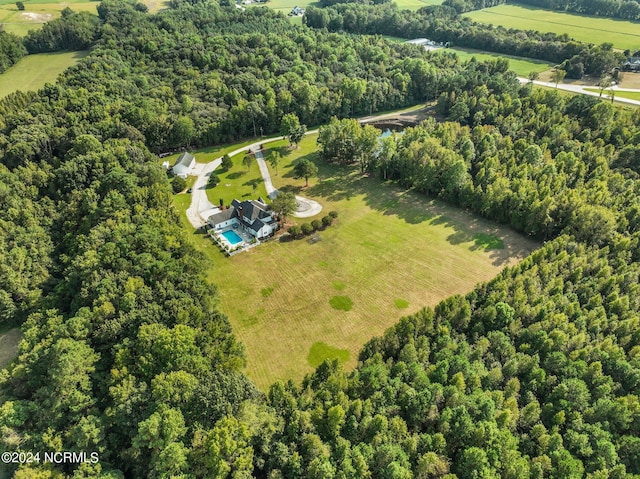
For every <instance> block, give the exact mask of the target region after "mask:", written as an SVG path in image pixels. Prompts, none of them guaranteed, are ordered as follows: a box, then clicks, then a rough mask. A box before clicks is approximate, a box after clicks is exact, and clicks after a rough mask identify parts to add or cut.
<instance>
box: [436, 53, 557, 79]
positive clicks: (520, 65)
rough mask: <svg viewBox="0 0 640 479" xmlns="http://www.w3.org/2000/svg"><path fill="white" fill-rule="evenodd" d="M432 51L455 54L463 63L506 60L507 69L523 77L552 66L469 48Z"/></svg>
mask: <svg viewBox="0 0 640 479" xmlns="http://www.w3.org/2000/svg"><path fill="white" fill-rule="evenodd" d="M434 51H435V52H437V53H445V52H449V53H450V52H455V54H456V55H458V56H459V57H460V59H461V60H463V61H466V60H471V59H472V58H474V57H475V58H476V60H478V61H480V62H483V61H485V60H495V59H497V58H506V59H507V60H509V69H510V70H513V71H514V72H516V73H517V74H518V75H520V76H524V77H526V76H528V75H529V73H531V72H532V71H536V72H538V73H542V72H543V71H546V70H549V69H551V68H552V67H553V64H551V63H549V62H545V61H542V60H533V59H531V58H524V57H516V56H512V55H504V54H499V53H489V52H485V51H481V50H473V49H471V48H458V47H455V48H440V49H438V50H434Z"/></svg>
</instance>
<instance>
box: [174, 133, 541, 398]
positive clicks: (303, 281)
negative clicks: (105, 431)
mask: <svg viewBox="0 0 640 479" xmlns="http://www.w3.org/2000/svg"><path fill="white" fill-rule="evenodd" d="M316 138H317V136H316V135H311V136H309V137H307V138H305V139H304V140H303V141H302V143H301V145H300V148H299V149H298V150H293V151H290V150H289V149H288V148H287V143H286V142H284V141H281V142H274V143H271V144H269V145H268V146H269V147H270V148H271V149H274V148H277V149H278V150H279V151H280V152H281V153H283V155H284V157H283V159H282V161H281V164H280V167H279V175H278V176H276V175H275V171H274V170H273V169H272V170H271V174H272V180H273V182H274V185H275V186H276V187H278V188H281V189H283V190H287V189H288V190H291V191H294V192H296V193H299V194H301V195H303V196H306V197H309V198H312V199H315V200H317V201H319V202H320V203H321V204H322V205H323V206H324V209H323V212H322V213H321V214H320V215H318V216H317V217H316V218H320V217H321V216H324V215H325V214H327V213H328V212H329V211H331V210H336V211H337V212H338V213H339V217H338V220H337V222H336V224H335V225H333V226H331V227H329V228H327V229H326V230H324V231H321V232H320V233H319V236H320V241H318V242H317V243H315V244H310V243H309V242H307V241H306V240H305V239H301V240H296V241H280V240H278V239H275V240H273V241H271V242H268V243H265V244H263V245H261V246H260V247H258V248H254V249H253V250H251V251H250V252H246V253H242V254H239V255H236V256H234V257H232V258H225V257H224V256H223V255H222V254H221V253H219V252H218V250H217V248H216V247H215V246H214V245H213V243H212V242H211V241H209V240H208V239H207V238H206V237H205V236H203V235H201V234H194V238H195V240H196V245H197V247H198V248H199V249H201V250H202V251H203V252H204V253H205V255H206V256H207V257H208V258H209V259H210V260H212V266H211V270H210V275H209V277H210V280H211V281H212V282H213V283H214V284H216V285H217V287H218V290H219V292H220V297H221V309H222V311H223V312H224V313H225V314H226V315H228V316H229V318H230V320H231V323H232V324H233V327H234V331H235V334H236V335H237V336H238V338H239V339H240V340H241V341H242V342H243V343H244V345H245V347H246V352H247V362H248V366H247V371H246V372H247V374H248V375H249V376H250V377H251V378H252V380H253V381H255V383H256V384H257V385H258V386H259V387H262V388H266V387H268V385H269V384H271V383H272V382H273V381H275V380H277V379H288V378H293V379H300V378H301V377H302V376H303V375H304V374H305V373H307V372H310V371H311V370H312V367H313V366H316V365H317V364H319V362H321V361H322V360H323V359H325V358H339V359H340V360H341V361H344V362H345V363H346V366H347V367H353V366H354V365H355V364H356V360H357V354H358V351H359V350H360V348H361V347H362V345H363V344H364V343H365V342H367V341H368V340H369V339H371V338H372V337H373V336H376V335H380V334H382V332H383V331H384V330H386V329H387V328H388V327H390V326H391V325H393V324H395V322H396V321H397V320H398V319H399V318H400V317H401V316H404V315H407V314H411V313H413V312H415V311H417V310H419V309H420V308H422V307H424V306H428V305H429V306H433V305H435V304H436V303H437V302H439V301H440V300H441V299H444V298H446V297H448V296H450V295H452V294H455V293H465V292H467V291H470V290H471V289H472V288H473V286H474V285H475V284H477V283H478V282H481V281H486V280H489V279H491V278H493V277H494V276H495V275H496V274H497V273H498V272H499V271H500V270H501V269H502V268H503V267H505V266H506V265H509V264H514V263H515V262H517V261H518V260H519V259H521V258H523V257H524V256H526V255H527V254H528V253H529V252H531V251H532V250H533V249H535V248H536V246H537V243H535V242H533V241H529V240H527V239H525V238H523V237H521V236H519V235H517V234H515V233H513V232H512V231H510V230H509V229H508V228H503V227H500V226H496V225H494V224H491V223H490V222H487V221H484V220H482V219H479V218H477V217H475V216H472V215H470V214H467V213H465V212H463V211H461V210H459V209H457V208H453V207H450V206H447V205H445V204H443V203H440V202H438V201H434V200H431V199H428V198H426V197H424V196H422V195H418V194H415V193H413V192H406V191H404V190H402V189H400V188H398V187H396V186H394V185H391V184H384V183H382V182H381V181H379V180H377V179H374V178H367V177H363V176H362V175H360V174H359V173H358V172H357V168H356V169H353V168H350V167H338V166H332V165H326V164H324V162H322V161H320V160H319V159H318V157H317V155H316V154H315V153H314V150H315V140H316ZM269 152H270V150H267V152H266V153H267V155H268V154H269ZM301 157H306V158H308V159H310V160H312V161H314V162H315V163H316V164H317V165H318V167H319V178H312V179H311V180H310V185H309V187H308V188H302V186H303V185H304V180H303V179H295V178H293V177H292V174H291V170H292V163H293V161H295V160H296V159H298V158H301ZM236 168H237V165H234V168H233V169H232V170H231V171H230V172H229V173H230V174H233V172H234V171H235V170H236ZM245 171H246V169H245ZM224 181H225V180H223V182H224ZM223 182H222V183H221V185H223V184H224V183H223ZM217 188H220V186H218V187H216V188H214V189H213V190H212V192H215V190H216V189H217ZM181 196H184V197H187V195H178V196H177V197H176V198H179V197H181ZM214 196H215V193H214ZM180 199H182V198H180ZM186 205H187V202H179V203H178V202H176V207H177V208H178V209H179V210H181V211H182V212H184V210H185V209H186ZM313 219H314V218H309V219H306V220H304V221H311V220H313ZM183 221H184V224H185V226H187V225H188V222H187V220H186V217H185V216H184V215H183ZM302 222H303V221H301V220H296V223H297V224H302Z"/></svg>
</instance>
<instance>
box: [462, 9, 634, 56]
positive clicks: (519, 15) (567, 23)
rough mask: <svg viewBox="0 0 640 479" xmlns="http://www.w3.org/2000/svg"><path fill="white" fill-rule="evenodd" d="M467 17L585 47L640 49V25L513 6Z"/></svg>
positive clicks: (473, 13) (480, 12) (485, 10)
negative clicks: (604, 44) (560, 37)
mask: <svg viewBox="0 0 640 479" xmlns="http://www.w3.org/2000/svg"><path fill="white" fill-rule="evenodd" d="M464 15H465V16H468V17H470V18H471V19H472V20H475V21H477V22H482V23H489V24H492V25H502V26H504V27H506V28H517V29H522V30H538V31H541V32H554V33H558V34H563V33H566V34H568V35H569V36H570V37H572V38H574V39H576V40H580V41H583V42H586V43H602V42H611V43H613V45H614V46H615V47H616V48H619V49H621V50H625V49H627V48H628V49H630V50H637V49H639V48H640V22H631V21H627V20H616V19H612V18H604V17H595V16H588V15H578V14H573V13H561V12H555V11H551V10H543V9H540V8H535V7H530V6H524V5H522V6H521V5H511V4H509V5H506V4H503V5H498V6H497V7H491V8H485V9H484V10H476V11H473V12H468V13H465V14H464Z"/></svg>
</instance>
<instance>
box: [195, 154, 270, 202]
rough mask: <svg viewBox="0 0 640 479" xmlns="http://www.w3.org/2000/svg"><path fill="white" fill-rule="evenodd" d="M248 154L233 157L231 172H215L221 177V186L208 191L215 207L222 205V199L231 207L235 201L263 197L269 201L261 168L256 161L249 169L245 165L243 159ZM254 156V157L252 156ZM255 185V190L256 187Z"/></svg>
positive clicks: (221, 170)
mask: <svg viewBox="0 0 640 479" xmlns="http://www.w3.org/2000/svg"><path fill="white" fill-rule="evenodd" d="M245 155H247V153H244V152H243V153H238V154H237V155H234V156H232V157H231V159H232V160H233V167H232V168H231V169H229V171H225V170H223V169H222V168H218V169H217V170H215V171H214V173H215V174H216V175H218V176H219V177H220V184H218V186H216V187H214V188H208V189H207V197H208V198H209V201H211V203H213V204H214V205H216V206H218V205H219V204H220V199H222V200H223V202H224V204H225V205H230V204H231V202H232V201H233V200H234V199H237V200H240V201H244V200H250V199H256V198H257V197H258V196H261V197H262V198H263V199H265V200H267V199H268V196H267V190H266V189H265V186H264V181H262V176H261V175H260V168H258V162H257V161H255V159H254V160H253V161H252V162H251V166H250V168H249V169H247V167H246V166H245V165H244V163H243V162H242V161H243V158H244V157H245ZM251 156H253V155H251ZM253 185H255V188H254V186H253Z"/></svg>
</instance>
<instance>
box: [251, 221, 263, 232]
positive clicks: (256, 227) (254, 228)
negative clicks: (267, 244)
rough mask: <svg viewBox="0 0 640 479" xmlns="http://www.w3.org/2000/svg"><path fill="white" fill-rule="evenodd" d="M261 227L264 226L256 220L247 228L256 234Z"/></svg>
mask: <svg viewBox="0 0 640 479" xmlns="http://www.w3.org/2000/svg"><path fill="white" fill-rule="evenodd" d="M263 226H264V223H263V222H262V221H261V220H259V219H257V220H255V221H254V222H253V224H252V225H251V226H250V227H249V228H251V229H252V230H253V231H255V232H256V233H257V232H258V231H260V228H262V227H263Z"/></svg>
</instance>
